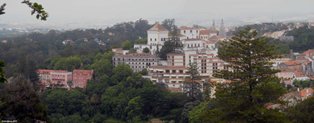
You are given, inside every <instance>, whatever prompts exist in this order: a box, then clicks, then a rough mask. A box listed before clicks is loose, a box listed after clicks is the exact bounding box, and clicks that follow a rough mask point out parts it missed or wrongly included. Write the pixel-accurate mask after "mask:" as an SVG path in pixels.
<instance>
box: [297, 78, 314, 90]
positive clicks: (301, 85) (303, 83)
mask: <svg viewBox="0 0 314 123" xmlns="http://www.w3.org/2000/svg"><path fill="white" fill-rule="evenodd" d="M313 84H314V83H313V81H312V80H304V81H302V80H294V81H293V85H294V86H295V87H298V88H307V87H312V86H313Z"/></svg>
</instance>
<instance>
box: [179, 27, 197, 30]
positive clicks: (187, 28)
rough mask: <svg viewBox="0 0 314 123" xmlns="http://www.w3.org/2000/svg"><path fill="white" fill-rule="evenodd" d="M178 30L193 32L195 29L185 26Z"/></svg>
mask: <svg viewBox="0 0 314 123" xmlns="http://www.w3.org/2000/svg"><path fill="white" fill-rule="evenodd" d="M179 29H180V30H193V29H195V28H192V27H187V26H181V27H180V28H179Z"/></svg>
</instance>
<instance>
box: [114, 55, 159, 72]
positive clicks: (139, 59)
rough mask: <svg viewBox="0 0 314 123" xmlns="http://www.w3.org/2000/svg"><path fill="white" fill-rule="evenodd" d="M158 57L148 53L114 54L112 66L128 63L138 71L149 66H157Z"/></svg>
mask: <svg viewBox="0 0 314 123" xmlns="http://www.w3.org/2000/svg"><path fill="white" fill-rule="evenodd" d="M158 61H159V58H158V57H157V56H155V55H151V54H149V53H131V54H125V55H121V54H115V55H114V56H113V57H112V63H113V65H114V66H117V65H119V64H128V65H129V66H130V68H131V69H132V70H133V71H134V72H140V71H142V70H144V69H147V68H148V67H150V66H157V65H158Z"/></svg>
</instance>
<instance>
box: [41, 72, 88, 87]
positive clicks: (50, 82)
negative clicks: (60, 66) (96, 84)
mask: <svg viewBox="0 0 314 123" xmlns="http://www.w3.org/2000/svg"><path fill="white" fill-rule="evenodd" d="M37 74H38V77H39V81H40V85H41V87H42V88H47V87H61V88H75V87H79V88H85V87H86V85H87V82H88V80H91V79H92V77H93V70H74V71H73V74H72V72H68V71H65V70H46V69H39V70H37ZM70 83H71V84H70Z"/></svg>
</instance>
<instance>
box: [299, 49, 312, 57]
mask: <svg viewBox="0 0 314 123" xmlns="http://www.w3.org/2000/svg"><path fill="white" fill-rule="evenodd" d="M302 54H303V55H305V56H313V55H314V49H309V50H307V51H305V52H303V53H302Z"/></svg>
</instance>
